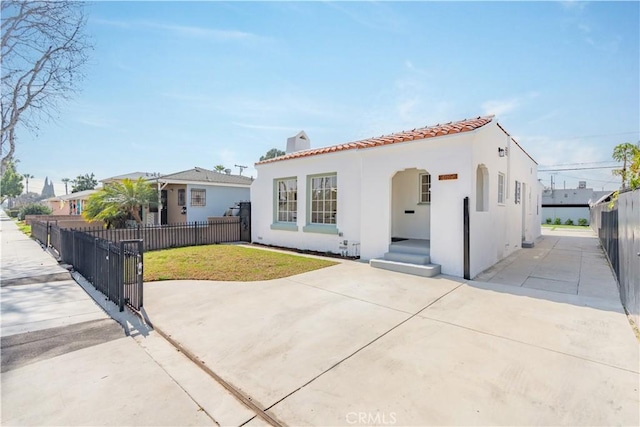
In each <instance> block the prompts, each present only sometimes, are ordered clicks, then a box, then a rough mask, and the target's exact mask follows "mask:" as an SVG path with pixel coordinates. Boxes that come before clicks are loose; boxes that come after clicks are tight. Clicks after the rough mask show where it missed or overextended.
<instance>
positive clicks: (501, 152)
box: [498, 147, 507, 157]
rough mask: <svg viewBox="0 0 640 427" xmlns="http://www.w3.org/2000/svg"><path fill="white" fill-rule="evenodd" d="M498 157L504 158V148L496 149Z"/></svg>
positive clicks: (505, 150)
mask: <svg viewBox="0 0 640 427" xmlns="http://www.w3.org/2000/svg"><path fill="white" fill-rule="evenodd" d="M498 155H499V156H500V157H504V156H506V155H507V149H506V148H502V147H498Z"/></svg>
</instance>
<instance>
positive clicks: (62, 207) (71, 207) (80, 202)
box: [42, 188, 100, 215]
mask: <svg viewBox="0 0 640 427" xmlns="http://www.w3.org/2000/svg"><path fill="white" fill-rule="evenodd" d="M98 190H100V188H96V189H95V190H84V191H78V192H76V193H71V194H65V195H64V196H57V197H49V198H48V199H44V200H43V201H42V202H43V203H44V204H46V205H47V206H49V208H51V210H52V215H82V211H83V210H84V207H85V205H86V203H87V199H89V196H90V195H92V194H93V193H95V192H97V191H98Z"/></svg>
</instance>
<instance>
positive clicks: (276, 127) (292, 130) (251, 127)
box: [232, 122, 300, 132]
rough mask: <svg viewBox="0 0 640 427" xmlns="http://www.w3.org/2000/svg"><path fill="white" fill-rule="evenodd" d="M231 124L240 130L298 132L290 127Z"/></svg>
mask: <svg viewBox="0 0 640 427" xmlns="http://www.w3.org/2000/svg"><path fill="white" fill-rule="evenodd" d="M232 124H234V125H236V126H240V127H242V128H246V129H258V130H274V131H281V130H284V131H290V132H298V131H300V129H298V128H295V127H291V126H274V125H257V124H251V123H239V122H232Z"/></svg>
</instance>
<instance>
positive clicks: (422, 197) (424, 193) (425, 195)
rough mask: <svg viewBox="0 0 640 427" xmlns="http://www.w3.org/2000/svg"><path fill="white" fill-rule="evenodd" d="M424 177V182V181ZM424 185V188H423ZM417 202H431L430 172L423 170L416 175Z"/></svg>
mask: <svg viewBox="0 0 640 427" xmlns="http://www.w3.org/2000/svg"><path fill="white" fill-rule="evenodd" d="M424 178H426V182H424ZM425 187H426V188H425ZM418 193H419V197H418V203H420V204H429V203H431V174H430V173H428V172H424V173H421V174H419V175H418Z"/></svg>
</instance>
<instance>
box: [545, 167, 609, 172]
mask: <svg viewBox="0 0 640 427" xmlns="http://www.w3.org/2000/svg"><path fill="white" fill-rule="evenodd" d="M619 167H620V166H594V167H588V168H567V169H545V170H539V171H538V172H562V171H582V170H590V169H616V168H619Z"/></svg>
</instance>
